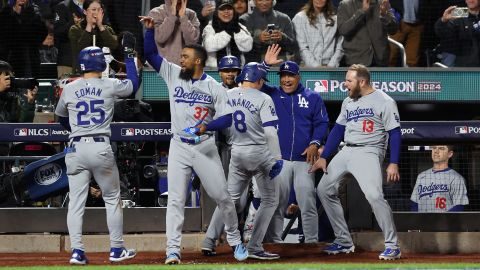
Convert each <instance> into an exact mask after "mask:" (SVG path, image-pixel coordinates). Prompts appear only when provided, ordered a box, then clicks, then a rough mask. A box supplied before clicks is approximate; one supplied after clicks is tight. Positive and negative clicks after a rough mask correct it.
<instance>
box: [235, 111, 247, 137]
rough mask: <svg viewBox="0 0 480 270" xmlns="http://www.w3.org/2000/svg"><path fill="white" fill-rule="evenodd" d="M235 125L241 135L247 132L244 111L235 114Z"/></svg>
mask: <svg viewBox="0 0 480 270" xmlns="http://www.w3.org/2000/svg"><path fill="white" fill-rule="evenodd" d="M233 125H234V126H235V129H236V130H238V132H240V133H245V132H247V124H246V123H245V114H244V113H243V112H242V111H235V112H234V113H233Z"/></svg>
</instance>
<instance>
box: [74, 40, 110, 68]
mask: <svg viewBox="0 0 480 270" xmlns="http://www.w3.org/2000/svg"><path fill="white" fill-rule="evenodd" d="M78 64H79V65H80V70H81V71H82V72H88V71H100V72H102V71H104V70H105V69H106V68H107V63H106V62H105V55H104V54H103V51H102V49H100V48H99V47H94V46H91V47H86V48H85V49H83V50H81V51H80V53H79V54H78Z"/></svg>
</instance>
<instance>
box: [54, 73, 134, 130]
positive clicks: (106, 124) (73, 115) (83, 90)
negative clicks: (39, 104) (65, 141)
mask: <svg viewBox="0 0 480 270" xmlns="http://www.w3.org/2000/svg"><path fill="white" fill-rule="evenodd" d="M132 91H133V86H132V82H131V81H130V80H118V79H110V78H105V79H100V78H90V79H83V78H81V79H78V80H76V81H73V82H71V83H69V84H67V85H66V86H65V88H64V89H63V91H62V95H61V97H60V100H59V101H58V104H57V107H56V109H55V114H56V115H58V116H62V117H68V118H69V122H70V127H71V128H72V132H71V133H70V138H73V137H81V136H84V135H106V136H110V135H111V130H110V122H112V119H113V107H114V104H115V100H116V98H118V97H127V96H129V95H130V94H131V93H132Z"/></svg>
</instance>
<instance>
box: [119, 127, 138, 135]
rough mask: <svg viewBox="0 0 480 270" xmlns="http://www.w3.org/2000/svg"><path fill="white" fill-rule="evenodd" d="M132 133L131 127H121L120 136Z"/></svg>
mask: <svg viewBox="0 0 480 270" xmlns="http://www.w3.org/2000/svg"><path fill="white" fill-rule="evenodd" d="M134 134H135V132H134V129H133V128H122V136H133V135H134Z"/></svg>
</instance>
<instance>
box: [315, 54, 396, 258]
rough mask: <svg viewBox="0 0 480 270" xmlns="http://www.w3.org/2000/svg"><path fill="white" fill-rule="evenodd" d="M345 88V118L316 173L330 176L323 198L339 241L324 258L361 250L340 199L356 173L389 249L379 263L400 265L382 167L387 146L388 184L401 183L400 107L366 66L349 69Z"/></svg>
mask: <svg viewBox="0 0 480 270" xmlns="http://www.w3.org/2000/svg"><path fill="white" fill-rule="evenodd" d="M345 86H346V87H347V88H348V97H347V98H345V100H344V101H343V103H342V109H341V111H340V115H339V116H338V118H337V121H336V123H335V126H334V127H333V129H332V131H331V132H330V134H329V136H328V139H327V142H326V144H325V148H324V150H323V153H322V154H321V155H320V158H319V159H318V160H317V162H315V164H314V165H313V166H312V168H311V170H310V171H311V172H313V171H315V170H317V169H322V170H323V171H324V175H323V177H322V179H321V180H320V183H319V184H318V186H317V193H318V196H319V198H320V201H321V202H322V205H323V207H324V208H325V211H326V213H327V215H328V218H329V219H330V222H331V223H332V227H333V230H334V232H335V237H336V239H335V241H334V242H333V243H332V244H331V245H329V246H327V247H326V248H325V249H324V252H326V253H328V254H337V253H350V252H354V250H355V247H354V245H353V242H352V237H351V235H350V233H349V231H348V227H347V223H346V222H345V217H344V214H343V209H342V205H341V203H340V199H339V198H338V187H339V184H340V181H341V180H342V179H343V178H344V177H343V176H344V175H345V174H347V173H351V174H352V175H353V176H354V177H355V179H356V180H357V182H358V184H359V186H360V188H361V189H362V191H363V193H364V194H365V197H366V198H367V200H368V202H369V203H370V206H371V207H372V210H373V213H374V214H375V217H376V219H377V222H378V225H379V226H380V228H381V229H382V231H383V235H384V237H385V246H386V249H385V251H383V252H382V253H381V254H380V256H379V259H384V260H394V259H399V258H400V256H401V252H400V248H399V246H398V239H397V232H396V229H395V225H394V224H393V215H392V210H391V209H390V206H389V205H388V203H387V201H386V200H385V199H384V197H383V190H382V182H383V181H382V180H383V177H382V163H383V159H384V157H385V152H386V148H387V141H389V145H390V164H389V165H388V167H387V181H393V182H395V181H399V180H400V174H399V172H398V162H399V159H400V143H401V132H400V117H399V114H398V109H397V105H396V103H395V101H394V100H393V99H392V98H391V97H389V96H388V95H387V94H385V93H384V92H382V91H379V90H375V89H374V88H373V87H372V85H371V84H370V72H369V70H368V69H367V68H366V67H365V66H364V65H359V64H355V65H352V66H350V67H349V68H348V71H347V75H346V80H345ZM342 139H343V141H344V142H345V143H346V146H345V147H343V149H342V150H341V151H340V152H338V153H337V154H336V155H335V157H334V158H333V159H332V161H331V162H330V164H329V165H328V170H327V159H328V158H329V157H330V156H331V155H332V153H333V152H334V151H335V150H336V149H337V147H338V145H339V144H340V141H342Z"/></svg>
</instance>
